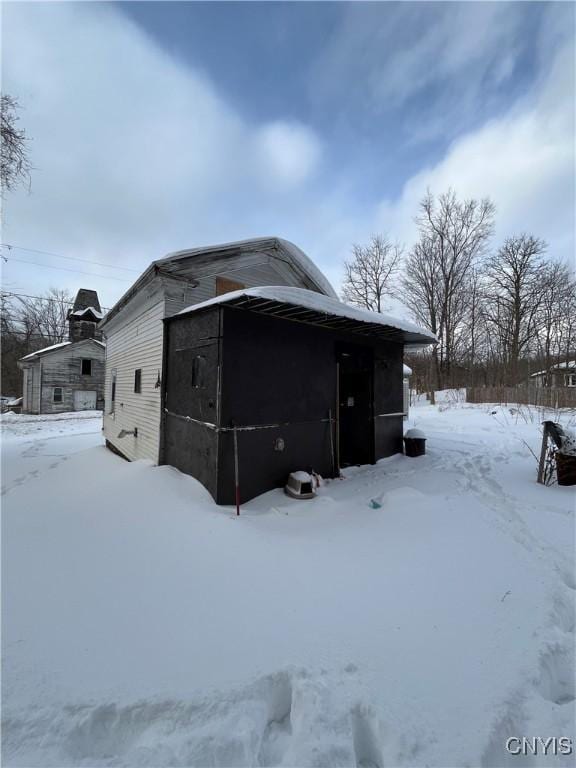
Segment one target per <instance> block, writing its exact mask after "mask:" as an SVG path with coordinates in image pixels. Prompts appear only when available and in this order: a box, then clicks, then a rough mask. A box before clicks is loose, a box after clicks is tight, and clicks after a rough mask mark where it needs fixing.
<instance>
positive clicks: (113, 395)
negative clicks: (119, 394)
mask: <svg viewBox="0 0 576 768" xmlns="http://www.w3.org/2000/svg"><path fill="white" fill-rule="evenodd" d="M115 404H116V368H112V378H111V385H110V413H114V406H115Z"/></svg>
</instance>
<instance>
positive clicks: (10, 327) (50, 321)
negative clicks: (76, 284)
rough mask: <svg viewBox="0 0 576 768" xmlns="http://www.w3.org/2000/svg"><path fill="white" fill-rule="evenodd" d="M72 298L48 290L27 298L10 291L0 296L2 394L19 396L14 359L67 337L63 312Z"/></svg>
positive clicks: (65, 317)
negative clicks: (41, 294)
mask: <svg viewBox="0 0 576 768" xmlns="http://www.w3.org/2000/svg"><path fill="white" fill-rule="evenodd" d="M72 304H73V295H72V294H71V293H69V292H68V291H67V290H62V289H57V288H51V289H50V290H49V291H48V292H47V293H46V294H45V295H44V296H42V297H38V298H30V297H25V296H17V295H16V294H13V293H11V292H10V291H3V292H2V293H1V294H0V331H1V334H2V359H1V371H2V393H3V394H12V395H17V394H20V392H21V388H22V373H21V371H20V370H19V369H18V360H20V358H22V357H24V355H27V354H29V353H30V352H35V351H36V350H38V349H42V348H43V347H49V346H51V345H52V344H59V343H60V342H62V341H66V339H67V338H68V325H67V313H68V309H69V308H70V307H71V306H72Z"/></svg>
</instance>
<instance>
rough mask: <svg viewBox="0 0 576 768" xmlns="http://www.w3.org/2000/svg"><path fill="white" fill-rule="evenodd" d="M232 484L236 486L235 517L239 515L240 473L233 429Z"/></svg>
mask: <svg viewBox="0 0 576 768" xmlns="http://www.w3.org/2000/svg"><path fill="white" fill-rule="evenodd" d="M234 482H235V484H236V516H239V515H240V473H239V470H238V434H237V432H236V427H234Z"/></svg>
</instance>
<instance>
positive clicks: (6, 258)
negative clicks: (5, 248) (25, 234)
mask: <svg viewBox="0 0 576 768" xmlns="http://www.w3.org/2000/svg"><path fill="white" fill-rule="evenodd" d="M2 258H3V259H4V261H18V262H20V263H21V264H32V266H34V267H44V268H45V269H59V270H61V271H62V272H75V273H76V274H78V275H89V276H90V277H99V278H103V279H104V280H119V281H120V282H121V283H129V282H131V281H130V280H128V278H127V277H113V276H112V275H98V274H97V273H96V272H82V271H81V270H80V269H67V268H66V267H55V266H53V265H51V264H38V262H37V261H27V260H26V259H16V258H15V257H14V256H2Z"/></svg>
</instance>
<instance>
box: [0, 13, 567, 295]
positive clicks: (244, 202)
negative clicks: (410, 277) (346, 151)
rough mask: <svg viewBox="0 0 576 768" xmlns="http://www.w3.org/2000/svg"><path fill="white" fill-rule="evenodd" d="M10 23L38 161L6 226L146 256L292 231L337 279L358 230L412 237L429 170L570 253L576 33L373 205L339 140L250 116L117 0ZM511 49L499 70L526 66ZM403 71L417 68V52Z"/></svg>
mask: <svg viewBox="0 0 576 768" xmlns="http://www.w3.org/2000/svg"><path fill="white" fill-rule="evenodd" d="M390 7H392V6H390ZM451 7H454V4H451ZM403 12H408V11H403ZM451 12H452V11H451ZM494 12H495V11H494ZM491 18H492V17H491ZM3 27H4V28H3V38H4V39H3V43H4V51H3V56H4V72H3V76H4V77H3V80H4V82H3V87H5V88H6V90H8V91H9V92H12V93H13V94H14V95H16V96H18V97H19V99H20V101H21V103H22V105H23V106H24V110H23V113H22V122H23V124H24V125H25V127H26V129H27V131H28V132H29V134H30V136H31V137H32V162H33V164H34V166H35V169H34V171H33V174H32V193H31V194H30V195H28V194H27V193H26V191H25V190H22V191H20V192H19V193H17V194H15V195H11V196H10V197H9V198H8V200H7V204H6V207H5V211H4V215H5V225H4V232H3V235H4V239H5V241H8V242H15V243H17V244H21V245H26V246H28V247H31V248H39V249H43V250H46V251H55V252H57V253H63V254H66V255H69V256H79V257H81V258H84V259H94V260H97V261H101V262H106V263H116V264H119V265H122V266H125V267H133V268H135V269H138V270H143V269H144V268H145V267H146V266H147V265H148V263H149V262H150V261H151V260H152V259H153V258H158V257H159V256H162V255H163V254H165V253H166V252H169V251H172V250H176V249H179V248H185V247H190V246H193V245H201V244H206V243H214V242H222V241H225V240H231V239H237V238H243V237H251V236H257V235H267V234H278V235H281V236H283V237H287V238H288V239H291V240H294V242H296V243H297V244H298V245H299V246H300V247H302V248H303V249H304V250H305V251H307V252H308V253H309V255H310V256H311V257H312V258H313V259H314V260H315V261H316V262H317V263H318V264H319V266H320V267H321V268H323V269H324V270H325V272H326V273H327V275H328V277H329V278H330V279H331V280H332V281H333V282H335V283H338V281H339V279H340V277H341V274H342V268H341V265H342V262H343V259H344V258H345V257H346V256H348V254H349V252H350V245H351V243H353V242H355V241H356V242H358V241H363V240H365V239H367V238H368V237H369V235H370V234H371V233H372V232H376V231H387V232H388V233H389V234H390V235H391V236H392V237H393V238H399V239H401V240H403V241H405V242H406V243H407V245H410V244H411V243H412V242H413V240H414V236H415V231H414V224H413V216H414V214H415V213H416V210H417V206H418V202H419V199H420V198H421V196H422V194H423V193H424V192H425V190H426V187H430V188H431V189H432V190H433V191H435V192H442V191H444V190H445V189H447V188H448V187H449V186H452V187H454V189H455V190H456V191H457V192H458V194H460V195H461V196H463V195H474V196H481V195H490V197H492V198H493V199H494V201H495V202H496V204H497V206H498V217H497V220H498V237H499V238H500V237H503V236H505V235H506V234H510V233H511V232H514V231H518V230H524V229H528V230H530V231H531V232H534V234H536V235H538V236H541V237H544V238H546V239H547V240H548V241H549V242H550V244H551V251H552V252H553V253H556V254H558V255H562V256H565V257H567V256H569V255H572V254H573V248H574V240H573V238H574V234H573V233H574V187H573V168H574V146H573V137H574V120H573V107H574V82H573V80H574V75H573V59H572V56H573V53H572V49H570V48H568V47H567V46H564V47H562V48H561V49H560V51H559V52H558V54H557V55H556V57H555V59H554V62H553V65H552V66H550V68H549V70H548V71H547V72H546V76H545V77H544V78H543V80H542V82H541V83H539V85H538V87H537V88H536V90H535V92H534V93H532V94H531V95H530V96H529V97H527V98H526V99H524V100H523V101H522V102H520V103H517V104H513V105H511V106H510V108H509V110H508V111H507V113H506V114H503V115H502V116H501V117H500V118H498V119H495V120H492V121H491V122H489V123H486V124H484V125H483V126H482V127H480V128H479V129H478V130H476V131H474V132H472V133H469V134H468V135H466V136H462V137H461V138H459V139H458V140H457V141H455V142H454V143H453V144H452V145H451V147H450V148H449V150H448V151H447V153H446V155H445V157H444V158H443V159H442V160H441V161H440V162H438V163H436V164H435V165H434V166H431V167H429V168H424V169H422V170H421V171H420V172H419V173H417V174H416V175H414V176H413V177H412V178H411V179H409V180H407V181H406V183H405V184H404V187H403V190H402V193H401V195H400V196H399V198H398V199H384V200H382V201H380V202H379V203H373V204H370V203H367V202H366V201H365V198H364V197H362V202H359V196H358V190H357V189H356V188H355V187H354V186H353V182H352V180H351V179H350V178H347V177H343V176H342V175H338V172H337V170H332V173H331V174H330V178H329V180H328V179H327V173H326V171H327V168H328V166H329V165H330V160H331V158H330V151H329V147H327V146H325V145H324V144H323V143H322V142H321V137H318V136H316V135H315V133H314V132H313V131H312V130H311V129H310V128H309V127H307V126H306V125H304V124H301V123H297V122H294V121H293V119H292V118H290V119H288V118H286V119H278V120H276V121H275V122H264V123H260V124H251V123H250V122H248V120H247V119H246V118H244V117H242V116H241V115H240V114H239V113H238V112H237V111H236V110H235V109H233V108H232V107H231V106H230V105H229V104H228V103H226V101H225V100H224V99H223V98H222V97H221V96H220V94H219V93H218V91H217V89H216V88H215V86H214V85H213V84H212V83H211V82H210V81H209V80H208V79H207V78H206V77H203V76H202V75H200V74H199V73H198V72H195V71H192V70H190V69H186V68H184V67H183V66H181V65H179V64H178V63H177V62H176V61H175V60H174V59H172V58H171V57H170V56H169V55H168V54H166V53H164V52H163V51H162V50H160V49H159V48H158V47H157V46H156V45H155V44H154V42H153V41H152V40H151V39H149V38H148V37H147V36H146V35H145V34H144V33H143V32H142V31H141V30H140V29H139V28H138V27H137V26H136V25H134V24H133V23H132V22H130V21H129V20H128V19H127V18H126V17H124V16H123V15H122V14H121V13H120V12H119V11H118V10H117V9H116V8H115V7H114V6H113V5H108V4H102V3H98V4H95V3H45V4H41V3H33V4H32V3H20V4H15V3H13V4H7V5H5V7H4V25H3ZM486 34H488V33H486ZM546 36H547V37H546V42H545V44H543V45H542V55H548V56H550V54H549V51H551V50H554V45H555V44H556V43H557V41H558V39H559V32H558V30H557V29H555V27H554V23H552V22H550V24H549V25H547V30H546ZM447 44H448V43H447ZM458 45H459V48H458V49H457V50H456V51H454V52H452V53H451V54H448V53H447V54H446V57H447V58H446V63H445V64H443V66H445V67H452V68H453V69H454V68H457V66H458V62H459V61H461V59H462V56H464V53H465V47H463V45H464V44H463V43H462V41H460V42H459V44H458ZM407 66H408V65H407ZM502 66H503V67H504V70H502V71H501V72H500V77H503V76H505V74H506V66H512V65H511V64H510V65H506V66H504V64H503V65H502ZM410 67H412V70H411V69H410ZM352 69H353V68H352ZM402 71H404V73H405V74H404V75H403V76H405V77H408V76H409V75H408V74H406V72H410V71H414V72H416V73H418V72H420V69H418V68H416V69H414V68H413V65H409V66H408V69H404V70H402ZM390 151H393V148H391V149H390ZM339 160H340V158H337V159H336V160H335V161H333V164H334V167H335V168H336V169H337V168H338V166H337V165H336V163H338V162H339ZM376 161H377V158H375V162H376ZM345 166H346V163H343V164H342V167H345ZM328 170H329V169H328ZM359 176H361V169H358V173H357V174H355V177H356V178H357V177H359ZM16 255H17V256H18V257H21V258H27V259H28V260H30V261H38V262H40V261H44V259H43V258H42V257H40V256H39V255H38V256H34V255H33V254H27V253H18V254H16ZM46 263H50V262H49V260H47V262H46ZM51 263H53V264H57V265H58V266H63V267H66V268H78V269H80V270H82V269H86V271H90V269H91V268H90V267H88V266H86V267H83V266H82V265H81V264H74V263H72V262H65V261H57V260H53V261H52V262H51ZM94 271H98V270H96V269H94ZM114 274H116V275H117V276H118V277H126V276H128V278H131V277H132V275H130V274H128V273H121V272H119V273H114ZM135 276H136V275H135V274H134V275H133V277H135ZM4 279H5V281H6V282H7V283H8V285H9V287H11V288H13V289H17V290H21V291H24V292H29V293H34V292H36V291H38V290H43V289H44V288H46V287H47V286H49V285H58V286H68V287H69V288H70V289H72V290H75V289H77V288H78V287H79V286H80V285H81V284H83V285H85V287H96V288H97V289H98V290H99V291H100V293H101V300H102V303H103V304H104V305H106V306H110V305H111V303H113V301H115V300H116V298H118V296H119V295H120V293H121V292H122V291H123V290H125V288H126V287H128V283H121V282H114V281H113V280H104V279H102V280H100V281H99V280H98V279H97V278H89V277H84V276H81V275H73V274H69V273H66V272H50V271H49V270H43V269H41V268H36V267H30V268H28V269H27V268H26V267H25V266H24V265H19V266H18V267H17V268H16V267H13V265H11V264H8V265H7V266H6V268H5V271H4Z"/></svg>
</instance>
